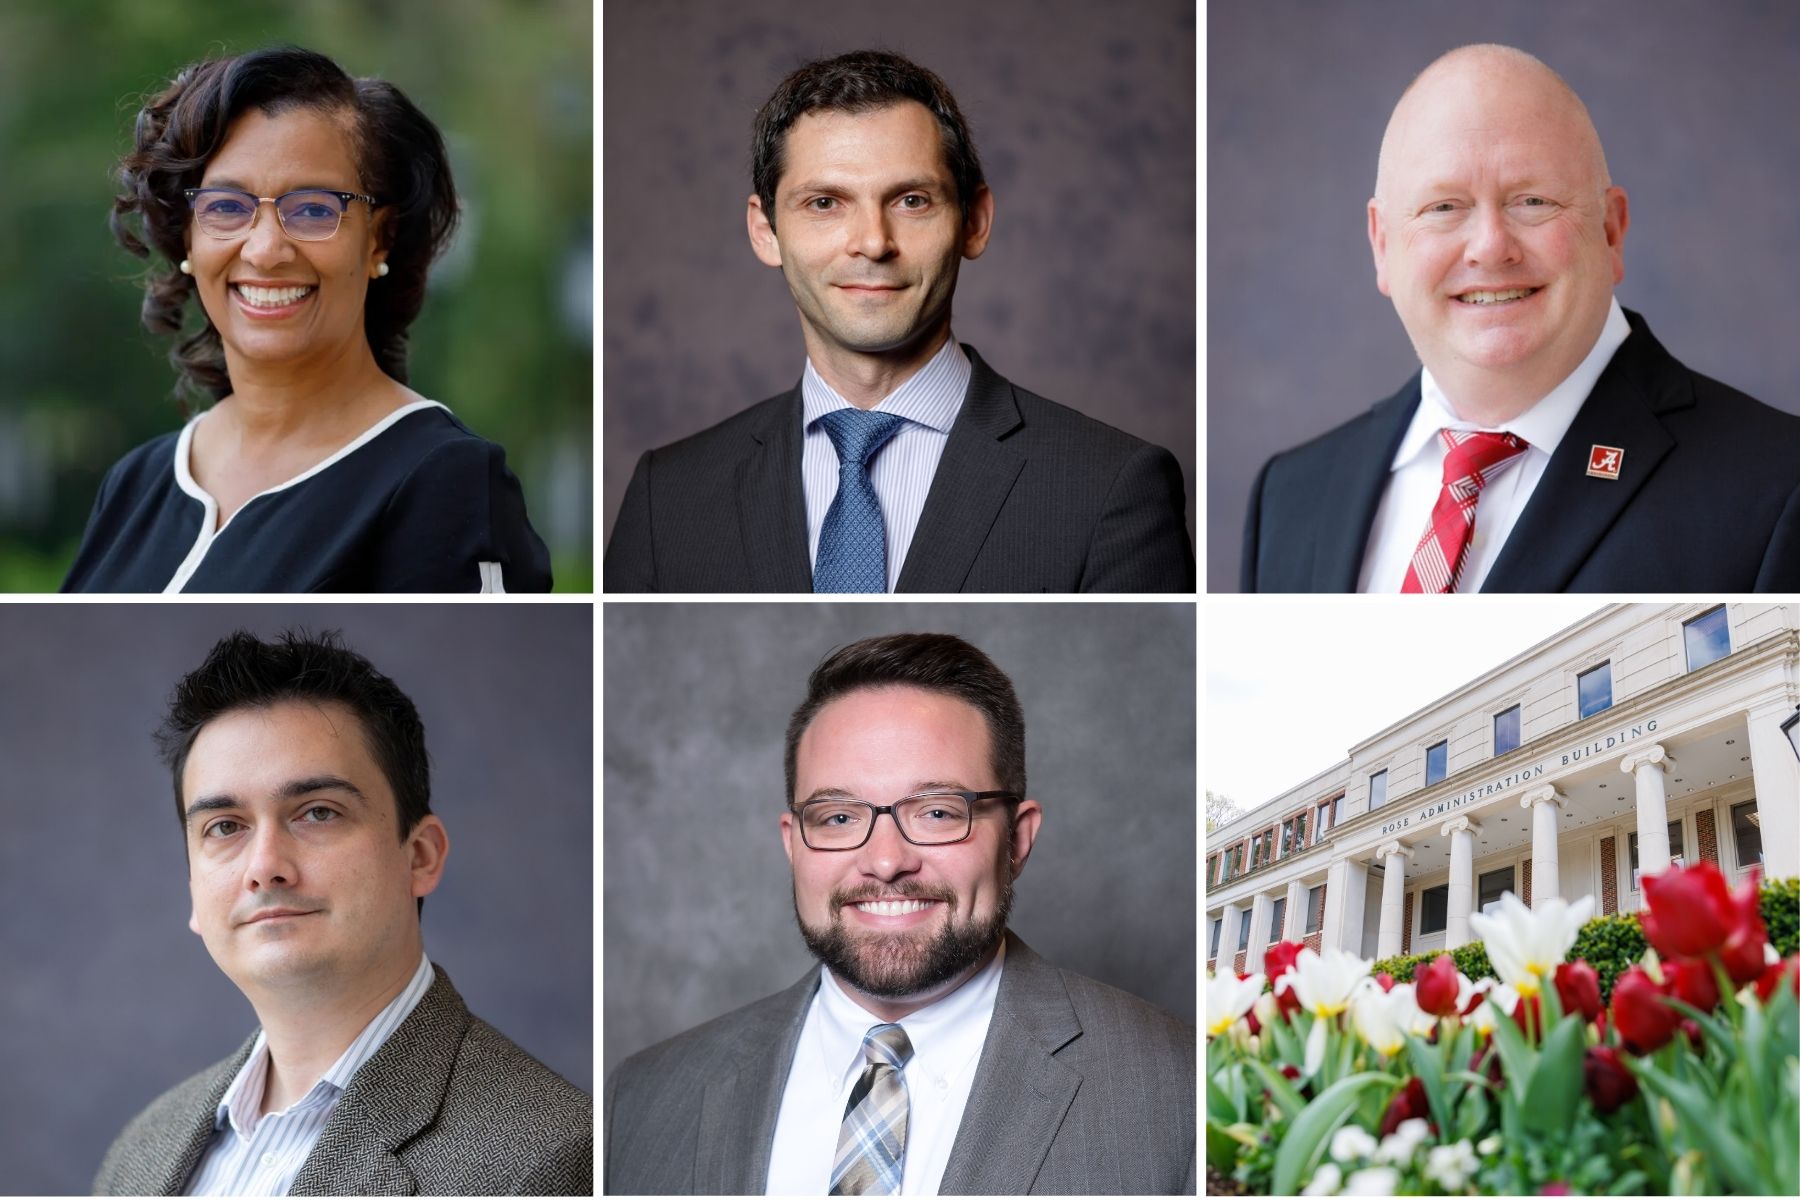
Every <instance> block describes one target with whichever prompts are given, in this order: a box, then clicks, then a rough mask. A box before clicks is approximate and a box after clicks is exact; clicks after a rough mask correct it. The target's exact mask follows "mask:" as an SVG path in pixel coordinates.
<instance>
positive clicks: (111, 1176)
mask: <svg viewBox="0 0 1800 1200" xmlns="http://www.w3.org/2000/svg"><path fill="white" fill-rule="evenodd" d="M432 969H433V971H434V972H435V973H436V975H437V978H436V979H435V980H434V981H433V982H432V985H431V987H430V988H428V989H427V990H426V992H425V995H424V996H423V997H422V998H421V999H420V1000H419V1004H418V1006H417V1007H416V1008H414V1009H413V1011H412V1012H411V1013H410V1014H409V1015H408V1016H407V1018H406V1020H404V1021H402V1022H401V1023H400V1027H399V1028H398V1029H396V1030H394V1032H393V1034H392V1035H390V1036H389V1038H388V1040H387V1041H386V1042H385V1043H383V1045H382V1047H381V1049H379V1050H377V1051H376V1052H375V1055H374V1057H373V1058H371V1059H369V1061H368V1062H366V1063H364V1064H363V1065H362V1067H361V1068H359V1069H358V1070H357V1072H356V1074H355V1075H354V1076H352V1077H351V1079H350V1086H349V1087H348V1088H346V1089H344V1094H343V1095H342V1096H341V1097H339V1099H338V1106H337V1108H336V1109H335V1110H334V1111H333V1112H332V1114H331V1120H330V1121H329V1122H327V1124H326V1126H325V1129H324V1131H323V1132H322V1133H320V1135H319V1141H318V1144H317V1145H315V1146H314V1147H313V1151H312V1153H311V1154H310V1155H309V1156H307V1159H306V1163H305V1164H304V1165H303V1166H302V1167H301V1168H300V1173H299V1174H298V1175H297V1176H295V1177H294V1186H293V1188H292V1189H291V1190H290V1191H289V1193H288V1194H289V1195H293V1196H332V1195H338V1196H357V1195H363V1196H413V1195H439V1196H483V1195H486V1196H498V1195H537V1196H582V1195H591V1194H592V1193H593V1190H594V1101H593V1098H592V1097H590V1096H589V1095H588V1094H587V1093H586V1092H584V1091H582V1090H580V1089H579V1088H577V1087H575V1086H574V1085H573V1084H571V1083H569V1082H567V1081H566V1080H564V1079H563V1078H562V1077H561V1076H560V1075H557V1074H556V1073H555V1072H553V1071H551V1070H550V1068H548V1067H546V1066H544V1065H543V1064H542V1063H540V1062H538V1061H537V1060H536V1059H534V1058H532V1057H531V1056H530V1055H529V1054H527V1053H525V1051H523V1050H521V1049H519V1047H518V1046H516V1045H514V1044H513V1043H512V1042H511V1041H510V1040H509V1039H508V1038H507V1037H506V1036H505V1035H504V1034H502V1033H501V1032H500V1031H499V1030H497V1029H495V1028H494V1027H493V1026H492V1025H489V1024H488V1023H487V1022H486V1021H483V1020H482V1019H481V1018H479V1017H476V1016H473V1015H471V1014H470V1012H469V1010H468V1008H467V1007H466V1006H465V1005H464V1004H463V1001H462V997H461V996H459V995H457V992H456V989H455V988H454V987H452V986H451V985H450V977H449V976H448V975H446V974H444V969H443V968H442V967H438V966H434V967H433V968H432ZM255 1041H256V1038H255V1036H254V1035H252V1036H251V1038H250V1040H249V1041H246V1042H245V1043H244V1044H243V1045H242V1046H240V1047H238V1051H237V1053H236V1054H233V1055H232V1056H231V1057H230V1058H228V1059H226V1060H225V1061H224V1062H221V1063H216V1064H214V1065H213V1066H211V1067H208V1068H207V1069H206V1070H204V1071H202V1072H200V1074H198V1075H196V1076H194V1077H193V1078H192V1079H189V1080H188V1081H187V1082H185V1083H181V1084H177V1085H176V1086H175V1087H173V1088H171V1089H169V1090H168V1091H167V1092H164V1093H163V1094H162V1095H161V1096H159V1097H158V1098H157V1099H156V1100H155V1101H154V1102H152V1103H151V1105H150V1107H149V1108H146V1109H145V1110H144V1111H143V1112H141V1113H139V1114H138V1115H137V1117H135V1118H134V1119H133V1120H132V1122H131V1124H129V1125H127V1126H126V1127H125V1132H124V1133H121V1134H120V1135H119V1137H118V1140H117V1141H115V1142H114V1143H113V1145H112V1149H110V1150H108V1151H107V1152H106V1160H105V1161H104V1162H103V1163H101V1164H100V1174H99V1175H98V1176H97V1177H95V1179H94V1194H95V1195H98V1196H120V1195H125V1196H129V1195H148V1196H175V1195H180V1194H181V1192H182V1190H183V1189H184V1188H185V1187H186V1185H187V1181H188V1176H190V1175H191V1174H193V1171H194V1168H195V1167H196V1166H198V1165H199V1163H200V1158H201V1156H202V1155H203V1154H204V1153H205V1151H206V1148H207V1145H208V1144H209V1143H210V1142H211V1141H212V1138H213V1121H214V1117H215V1114H216V1113H217V1111H218V1108H219V1101H220V1100H222V1099H224V1096H225V1089H226V1088H228V1087H229V1086H231V1080H232V1078H233V1077H234V1076H236V1074H237V1072H238V1069H239V1068H240V1067H242V1066H243V1065H244V1060H245V1059H247V1058H249V1057H250V1047H251V1045H252V1044H253V1043H254V1042H255Z"/></svg>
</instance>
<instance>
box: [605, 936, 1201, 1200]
mask: <svg viewBox="0 0 1800 1200" xmlns="http://www.w3.org/2000/svg"><path fill="white" fill-rule="evenodd" d="M1006 937H1007V942H1006V966H1005V968H1004V969H1003V970H1002V971H1001V974H1000V993H999V995H998V996H997V997H996V999H995V1001H994V1016H993V1020H992V1022H990V1024H989V1025H988V1034H987V1041H986V1043H985V1044H984V1045H983V1046H982V1048H981V1060H980V1062H979V1064H978V1065H977V1067H976V1073H975V1084H974V1088H973V1089H972V1090H971V1091H970V1093H969V1102H968V1106H967V1108H965V1109H964V1111H963V1119H962V1125H961V1127H960V1128H959V1129H958V1130H957V1132H956V1141H955V1143H954V1144H953V1145H952V1147H951V1151H950V1162H949V1165H948V1166H947V1167H946V1168H945V1170H944V1179H943V1183H942V1185H941V1187H940V1188H939V1191H940V1193H941V1194H944V1195H980V1194H986V1195H1028V1194H1052V1195H1058V1194H1060V1195H1082V1194H1087V1195H1101V1194H1135V1195H1173V1194H1177V1193H1179V1194H1185V1195H1190V1196H1191V1195H1194V1194H1195V1174H1194V1125H1195V1115H1196V1114H1195V1102H1194V1095H1195V1076H1196V1069H1197V1068H1196V1060H1195V1039H1194V1029H1193V1027H1192V1026H1190V1025H1186V1024H1183V1023H1182V1022H1180V1021H1177V1020H1176V1019H1175V1018H1174V1017H1171V1016H1170V1015H1168V1014H1167V1013H1165V1012H1163V1011H1162V1010H1160V1009H1157V1008H1153V1007H1152V1006H1150V1005H1149V1004H1146V1003H1144V1001H1142V1000H1139V999H1138V998H1137V997H1135V996H1132V995H1129V994H1127V993H1125V992H1121V991H1119V990H1118V989H1117V988H1111V987H1108V986H1106V985H1105V984H1103V983H1096V982H1095V981H1094V980H1092V979H1087V978H1084V977H1083V976H1080V975H1076V974H1074V973H1072V972H1069V971H1063V970H1059V969H1058V968H1056V967H1054V966H1052V965H1050V964H1049V963H1047V962H1045V961H1044V960H1043V959H1042V958H1039V957H1038V956H1037V955H1036V954H1034V953H1033V952H1032V951H1031V948H1030V947H1028V946H1026V945H1025V943H1024V942H1021V941H1020V940H1019V939H1018V938H1017V937H1016V936H1014V935H1013V934H1011V933H1008V934H1007V935H1006ZM818 984H819V972H818V970H817V969H816V968H815V969H813V970H810V971H808V972H807V973H806V975H805V977H804V978H803V979H801V980H800V982H799V983H797V984H795V985H794V986H793V987H791V988H788V989H787V990H786V991H784V992H779V993H777V994H775V995H773V996H770V997H769V998H767V999H766V1000H760V1001H758V1002H757V1003H755V1004H752V1005H749V1006H748V1007H746V1008H740V1009H738V1010H737V1011H736V1012H732V1013H727V1014H726V1015H725V1016H722V1017H719V1018H718V1019H716V1020H713V1021H709V1022H708V1023H707V1024H705V1025H702V1026H700V1027H699V1028H698V1029H692V1030H689V1031H688V1032H687V1033H684V1034H681V1035H680V1036H679V1037H675V1038H671V1039H670V1040H668V1041H666V1042H663V1043H661V1044H660V1045H656V1046H652V1047H651V1048H650V1049H648V1050H645V1051H642V1052H641V1053H638V1054H635V1055H633V1056H632V1057H631V1058H629V1059H627V1060H626V1061H625V1062H623V1063H622V1064H620V1066H619V1068H618V1070H616V1071H614V1072H613V1074H612V1077H611V1078H610V1079H608V1080H607V1083H606V1152H605V1156H604V1167H605V1172H606V1177H605V1181H604V1190H605V1191H606V1192H607V1193H609V1194H637V1195H670V1194H676V1195H680V1194H689V1195H692V1194H731V1193H737V1194H755V1193H760V1192H761V1191H762V1190H763V1187H764V1186H765V1184H766V1183H767V1180H768V1174H769V1153H770V1147H771V1144H772V1143H773V1141H774V1138H775V1119H776V1117H777V1116H778V1115H779V1113H780V1111H781V1096H782V1092H783V1090H784V1089H785V1088H786V1086H787V1077H788V1070H789V1068H790V1067H791V1066H792V1065H793V1061H794V1048H795V1046H796V1045H797V1044H798V1042H799V1040H800V1029H801V1027H802V1025H804V1024H805V1021H806V1012H807V1007H808V1006H809V1005H810V1004H811V1003H812V997H813V992H814V991H815V990H816V989H817V988H818ZM825 1149H826V1150H827V1151H828V1150H829V1147H827V1148H825Z"/></svg>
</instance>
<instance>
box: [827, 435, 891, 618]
mask: <svg viewBox="0 0 1800 1200" xmlns="http://www.w3.org/2000/svg"><path fill="white" fill-rule="evenodd" d="M819 424H821V425H823V426H824V427H825V433H826V435H827V436H828V437H830V438H831V444H832V445H833V446H835V447H837V456H838V489H837V495H836V496H835V497H833V499H832V501H831V507H830V508H828V509H826V510H825V523H824V524H823V525H822V526H820V527H819V553H818V557H817V559H816V560H815V561H814V563H813V591H815V592H885V591H887V529H886V527H885V526H884V525H883V524H882V520H881V503H880V501H878V500H877V499H876V498H875V488H874V486H873V485H872V484H871V483H870V482H869V460H871V459H873V458H874V457H875V455H876V454H877V453H879V452H880V450H881V448H882V447H883V446H885V445H887V444H888V441H889V440H890V439H891V438H892V437H893V436H894V435H895V434H896V433H899V432H900V427H901V426H902V425H904V424H906V418H904V417H897V416H895V415H894V414H893V413H878V412H864V411H862V410H861V409H859V408H840V409H836V410H834V411H832V412H828V413H826V414H825V415H824V416H822V417H820V418H819Z"/></svg>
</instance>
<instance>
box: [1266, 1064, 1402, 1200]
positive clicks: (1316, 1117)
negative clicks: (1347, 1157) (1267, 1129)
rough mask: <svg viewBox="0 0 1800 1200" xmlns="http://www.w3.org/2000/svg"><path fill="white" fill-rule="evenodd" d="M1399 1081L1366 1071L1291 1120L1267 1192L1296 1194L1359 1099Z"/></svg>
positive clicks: (1344, 1081)
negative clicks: (1369, 1092)
mask: <svg viewBox="0 0 1800 1200" xmlns="http://www.w3.org/2000/svg"><path fill="white" fill-rule="evenodd" d="M1399 1082H1400V1081H1399V1080H1397V1079H1395V1078H1394V1077H1393V1076H1391V1075H1384V1074H1382V1073H1380V1072H1378V1071H1365V1072H1363V1073H1362V1074H1360V1075H1350V1076H1346V1077H1345V1078H1343V1079H1340V1080H1338V1081H1337V1082H1336V1083H1334V1084H1332V1085H1331V1086H1330V1087H1328V1088H1326V1089H1325V1090H1324V1092H1322V1093H1320V1095H1319V1096H1318V1097H1317V1098H1316V1099H1314V1100H1313V1102H1312V1103H1311V1104H1308V1105H1307V1106H1306V1108H1305V1109H1303V1110H1302V1111H1301V1113H1300V1115H1299V1116H1297V1117H1295V1118H1294V1122H1293V1124H1291V1125H1289V1126H1288V1131H1287V1135H1286V1136H1285V1137H1283V1138H1282V1139H1281V1146H1280V1148H1279V1149H1277V1150H1276V1152H1275V1177H1274V1181H1273V1184H1272V1186H1271V1187H1270V1189H1269V1191H1270V1193H1271V1194H1272V1195H1276V1196H1292V1195H1294V1194H1295V1193H1296V1192H1298V1191H1299V1190H1300V1188H1299V1185H1300V1183H1301V1181H1302V1180H1304V1179H1307V1178H1309V1177H1310V1176H1311V1175H1312V1173H1313V1168H1314V1167H1315V1166H1317V1165H1318V1162H1319V1158H1320V1157H1321V1156H1322V1155H1323V1154H1324V1153H1325V1143H1326V1141H1327V1140H1328V1139H1329V1138H1330V1137H1331V1135H1332V1134H1333V1133H1335V1132H1336V1131H1337V1127H1338V1126H1339V1125H1341V1124H1343V1121H1344V1118H1345V1117H1346V1116H1348V1115H1349V1113H1350V1110H1351V1109H1352V1108H1354V1107H1355V1106H1356V1101H1357V1099H1358V1097H1359V1096H1360V1095H1361V1094H1362V1093H1363V1092H1364V1091H1365V1090H1367V1089H1369V1088H1372V1087H1388V1088H1393V1087H1396V1086H1398V1084H1399Z"/></svg>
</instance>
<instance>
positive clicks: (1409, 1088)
mask: <svg viewBox="0 0 1800 1200" xmlns="http://www.w3.org/2000/svg"><path fill="white" fill-rule="evenodd" d="M1414 1117H1419V1118H1421V1119H1423V1120H1426V1121H1429V1120H1431V1102H1430V1101H1429V1100H1427V1099H1426V1098H1425V1083H1424V1081H1423V1080H1421V1079H1420V1078H1419V1077H1418V1076H1417V1075H1414V1076H1413V1077H1412V1078H1411V1079H1409V1080H1407V1081H1406V1086H1405V1087H1403V1088H1401V1089H1400V1090H1399V1091H1397V1092H1395V1093H1394V1098H1393V1099H1392V1100H1390V1101H1389V1102H1388V1106H1387V1112H1385V1113H1383V1114H1382V1116H1381V1136H1382V1137H1386V1136H1387V1135H1388V1134H1390V1133H1392V1132H1394V1130H1396V1129H1398V1128H1400V1122H1402V1121H1410V1120H1412V1119H1413V1118H1414ZM1431 1131H1432V1132H1433V1133H1436V1132H1437V1126H1436V1125H1433V1126H1432V1127H1431Z"/></svg>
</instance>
